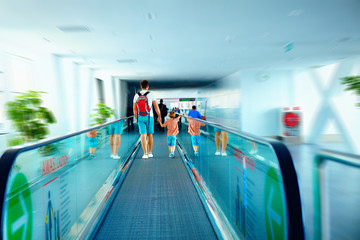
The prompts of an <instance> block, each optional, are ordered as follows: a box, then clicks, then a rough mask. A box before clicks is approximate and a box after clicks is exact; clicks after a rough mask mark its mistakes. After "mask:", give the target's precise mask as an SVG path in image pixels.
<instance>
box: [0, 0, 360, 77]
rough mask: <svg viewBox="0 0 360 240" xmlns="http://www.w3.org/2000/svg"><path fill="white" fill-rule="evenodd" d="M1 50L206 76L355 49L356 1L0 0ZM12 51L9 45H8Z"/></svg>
mask: <svg viewBox="0 0 360 240" xmlns="http://www.w3.org/2000/svg"><path fill="white" fill-rule="evenodd" d="M0 6H1V7H0V50H3V51H9V49H12V50H10V51H13V52H14V53H17V51H18V52H19V54H20V55H22V56H26V57H29V58H30V59H31V58H32V56H33V55H34V53H36V52H37V51H38V52H40V51H43V50H45V51H47V52H51V53H53V54H57V55H60V56H64V57H70V58H74V59H75V60H76V61H77V62H78V63H79V64H82V65H84V66H85V67H86V66H88V67H90V68H93V69H95V70H108V71H112V73H113V75H115V76H118V77H120V78H125V79H143V78H146V79H150V80H171V81H174V80H186V81H189V80H192V79H196V81H201V80H204V81H211V80H215V79H219V78H221V77H224V76H227V75H229V74H231V73H234V72H236V71H239V70H244V69H267V70H268V69H293V68H303V67H306V68H307V67H316V66H321V65H325V64H331V63H334V62H337V61H339V60H340V59H343V58H349V57H352V56H355V55H360V1H359V0H315V1H309V0H301V1H289V0H272V1H269V0H266V1H265V0H263V1H249V0H206V1H205V0H126V1H125V0H106V1H103V0H87V1H84V0H71V1H69V0H63V1H53V0H33V1H25V0H20V1H5V0H2V1H1V5H0ZM14 49H16V50H14Z"/></svg>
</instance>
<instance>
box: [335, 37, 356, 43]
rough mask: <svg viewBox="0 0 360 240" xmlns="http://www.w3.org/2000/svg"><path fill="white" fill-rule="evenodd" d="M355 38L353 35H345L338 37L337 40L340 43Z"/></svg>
mask: <svg viewBox="0 0 360 240" xmlns="http://www.w3.org/2000/svg"><path fill="white" fill-rule="evenodd" d="M352 39H353V38H352V37H343V38H338V39H337V40H336V42H338V43H344V42H348V41H350V40H352Z"/></svg>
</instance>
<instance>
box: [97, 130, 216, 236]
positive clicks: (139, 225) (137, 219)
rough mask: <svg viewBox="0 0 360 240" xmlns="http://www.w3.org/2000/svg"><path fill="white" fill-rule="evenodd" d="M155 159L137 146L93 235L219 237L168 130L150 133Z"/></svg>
mask: <svg viewBox="0 0 360 240" xmlns="http://www.w3.org/2000/svg"><path fill="white" fill-rule="evenodd" d="M153 154H154V158H149V159H143V158H142V155H143V151H142V150H139V152H138V155H137V157H136V159H135V160H134V162H133V164H132V166H131V169H129V172H128V174H127V176H126V178H125V179H124V182H123V184H122V186H121V188H120V190H119V192H118V194H117V196H116V197H115V199H114V201H113V203H112V206H111V207H110V209H109V211H108V213H107V216H106V217H105V218H104V221H103V222H102V223H101V226H100V228H99V230H98V232H97V234H96V236H95V239H217V237H216V234H215V231H214V229H213V228H212V226H211V223H210V220H209V219H208V217H207V215H206V212H205V210H204V207H203V205H202V203H201V200H200V198H199V196H198V194H197V191H196V189H195V187H194V185H193V183H192V181H191V179H190V177H189V175H188V173H187V171H186V169H185V166H184V163H183V162H182V160H181V158H180V157H179V153H178V152H176V153H175V158H169V156H168V155H169V154H168V147H167V137H166V134H160V133H155V134H154V149H153Z"/></svg>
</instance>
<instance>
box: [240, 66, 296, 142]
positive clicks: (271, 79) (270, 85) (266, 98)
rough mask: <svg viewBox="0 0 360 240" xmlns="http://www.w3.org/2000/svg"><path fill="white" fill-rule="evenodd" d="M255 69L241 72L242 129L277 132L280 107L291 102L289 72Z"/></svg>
mask: <svg viewBox="0 0 360 240" xmlns="http://www.w3.org/2000/svg"><path fill="white" fill-rule="evenodd" d="M261 75H262V72H261V71H256V70H249V71H242V73H241V93H242V95H241V119H242V130H243V131H245V132H249V133H252V134H256V135H260V136H279V135H280V110H281V109H282V107H283V106H289V105H291V104H292V98H293V97H292V96H293V94H294V93H293V88H292V81H293V79H292V78H293V77H292V72H291V71H281V70H277V71H275V70H273V71H267V75H268V79H266V78H265V80H264V79H263V78H262V76H261Z"/></svg>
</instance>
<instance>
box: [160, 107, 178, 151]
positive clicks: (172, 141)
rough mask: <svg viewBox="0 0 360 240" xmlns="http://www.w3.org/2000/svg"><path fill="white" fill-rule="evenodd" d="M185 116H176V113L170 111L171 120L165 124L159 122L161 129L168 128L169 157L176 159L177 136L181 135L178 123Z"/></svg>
mask: <svg viewBox="0 0 360 240" xmlns="http://www.w3.org/2000/svg"><path fill="white" fill-rule="evenodd" d="M181 116H183V114H181V115H178V116H176V115H175V112H174V111H170V113H169V118H170V119H169V120H167V121H166V122H165V123H164V124H162V123H161V122H159V124H160V125H161V127H163V128H164V127H167V129H168V131H167V135H168V136H167V143H168V147H169V157H175V146H176V135H178V133H179V128H178V122H179V119H180V117H181Z"/></svg>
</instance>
